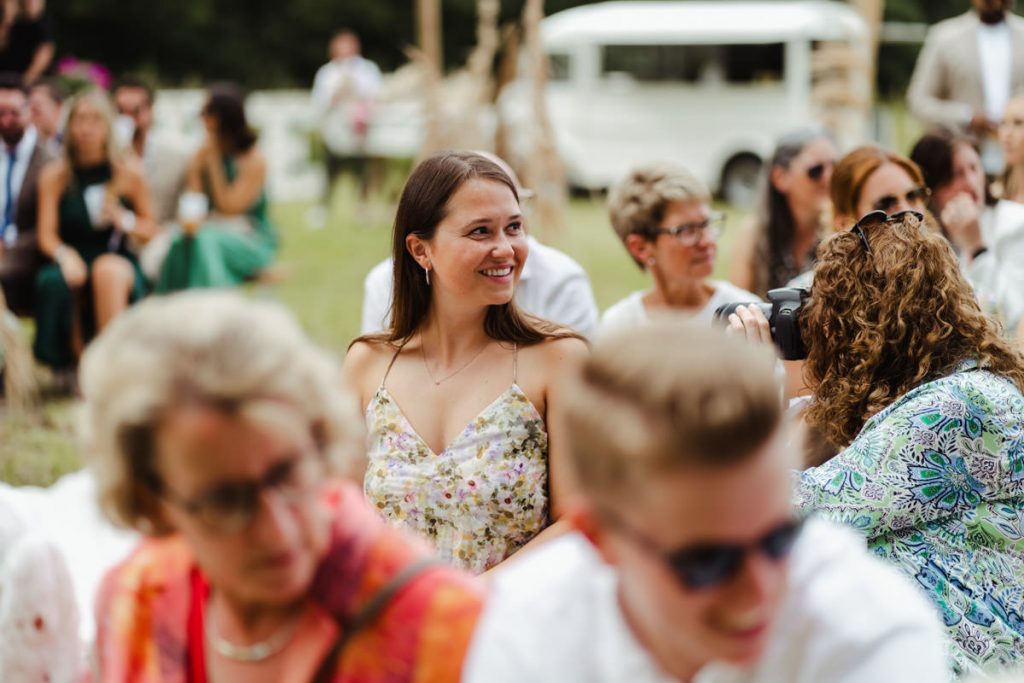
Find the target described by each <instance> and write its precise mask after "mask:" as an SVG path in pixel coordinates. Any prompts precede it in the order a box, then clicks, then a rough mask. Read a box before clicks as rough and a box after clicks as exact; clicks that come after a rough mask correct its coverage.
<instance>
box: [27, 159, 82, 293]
mask: <svg viewBox="0 0 1024 683" xmlns="http://www.w3.org/2000/svg"><path fill="white" fill-rule="evenodd" d="M66 173H67V163H66V162H65V161H64V160H63V159H56V160H54V161H51V162H49V163H47V164H46V166H44V167H43V170H42V171H40V172H39V190H38V200H37V201H38V207H37V209H38V213H37V216H36V239H37V242H38V245H39V251H40V252H42V254H43V256H46V257H48V258H51V259H53V261H54V262H55V263H56V264H57V266H58V267H59V268H60V272H61V274H62V275H63V276H64V281H65V282H66V283H67V285H68V287H81V286H82V285H83V284H85V279H86V276H87V275H88V271H87V269H86V266H85V262H84V261H83V260H82V257H81V256H80V255H79V254H78V252H77V251H75V249H74V248H73V247H71V246H69V245H67V244H64V243H63V242H62V241H61V239H60V231H59V225H58V206H59V204H60V196H61V194H62V193H63V192H64V184H65V175H66Z"/></svg>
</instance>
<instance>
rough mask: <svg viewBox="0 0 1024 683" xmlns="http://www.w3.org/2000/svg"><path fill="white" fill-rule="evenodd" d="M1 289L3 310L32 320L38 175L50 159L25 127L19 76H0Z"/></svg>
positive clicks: (26, 120)
mask: <svg viewBox="0 0 1024 683" xmlns="http://www.w3.org/2000/svg"><path fill="white" fill-rule="evenodd" d="M0 141H2V143H3V145H2V147H0V149H2V152H3V153H2V154H0V287H2V288H3V293H4V297H5V298H6V300H7V306H8V307H9V308H10V309H11V310H12V311H14V312H15V313H17V314H19V315H31V313H32V306H33V291H34V289H35V278H36V272H37V271H38V269H39V265H40V259H39V253H38V250H37V248H36V206H37V205H38V192H37V187H38V182H37V181H38V179H39V172H40V171H41V170H42V168H43V166H44V165H46V163H47V162H48V161H50V160H51V159H52V158H53V155H52V154H51V153H50V152H49V151H48V150H47V149H46V148H45V147H44V146H43V145H42V144H40V142H39V136H38V135H37V133H36V129H35V128H34V127H32V126H31V125H30V124H29V110H28V93H27V92H26V90H25V88H24V86H23V85H22V84H21V78H20V77H19V76H18V75H17V74H0Z"/></svg>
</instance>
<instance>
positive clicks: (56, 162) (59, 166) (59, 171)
mask: <svg viewBox="0 0 1024 683" xmlns="http://www.w3.org/2000/svg"><path fill="white" fill-rule="evenodd" d="M67 170H68V163H67V161H65V160H64V159H63V158H57V159H51V160H50V161H47V162H46V164H45V165H44V166H43V168H42V169H41V170H40V171H39V182H40V183H41V184H47V183H49V184H54V183H57V182H59V181H60V180H61V179H62V178H63V177H64V174H65V173H67Z"/></svg>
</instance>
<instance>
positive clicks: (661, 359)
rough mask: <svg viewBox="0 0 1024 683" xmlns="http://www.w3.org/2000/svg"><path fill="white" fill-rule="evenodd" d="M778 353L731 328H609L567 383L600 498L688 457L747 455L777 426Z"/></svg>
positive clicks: (578, 438)
mask: <svg viewBox="0 0 1024 683" xmlns="http://www.w3.org/2000/svg"><path fill="white" fill-rule="evenodd" d="M774 370H775V356H774V354H773V353H772V351H771V349H770V348H769V346H768V345H767V344H761V345H753V344H750V343H748V342H747V341H745V340H742V339H737V338H731V337H727V336H726V335H725V334H724V333H723V332H722V331H720V330H717V329H712V328H709V327H708V326H707V325H706V324H705V325H700V324H695V323H692V322H685V321H680V320H678V319H676V320H673V319H663V320H660V321H655V322H652V323H650V324H647V325H644V326H642V327H639V328H636V329H631V330H628V331H623V332H620V333H616V334H610V335H609V336H607V337H605V338H602V339H601V340H599V341H598V343H597V344H595V346H594V349H593V353H592V354H591V355H590V357H589V358H587V359H586V360H585V361H584V362H583V363H582V366H581V367H580V368H579V369H578V371H577V372H575V373H571V379H570V380H569V382H568V384H567V389H566V398H565V404H566V408H565V410H566V420H567V425H568V427H569V433H570V434H571V435H572V438H571V443H570V449H569V450H570V454H571V458H572V461H573V463H574V466H575V470H576V474H577V477H578V481H579V484H580V486H581V488H582V489H583V490H584V492H585V493H587V494H588V495H592V496H597V497H599V498H607V497H608V496H611V495H616V494H621V493H623V492H636V491H639V490H642V486H643V484H644V483H645V482H649V481H651V479H652V478H653V477H656V476H658V474H659V473H663V472H665V471H672V470H676V469H678V468H680V467H685V466H691V467H695V466H696V467H715V466H723V465H729V464H732V463H737V462H742V461H744V460H745V459H747V458H748V457H750V456H751V455H753V454H754V453H755V452H756V451H757V449H758V448H759V447H760V446H761V445H762V444H764V443H767V441H768V439H769V438H771V436H772V435H773V434H774V433H775V432H776V430H777V429H778V427H779V425H780V422H781V419H782V400H781V393H780V390H779V386H778V384H777V382H776V380H775V372H774Z"/></svg>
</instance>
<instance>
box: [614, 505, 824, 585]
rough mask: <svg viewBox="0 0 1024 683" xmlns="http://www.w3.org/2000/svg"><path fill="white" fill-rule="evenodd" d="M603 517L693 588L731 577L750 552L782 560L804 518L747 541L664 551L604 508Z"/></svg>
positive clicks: (797, 533) (713, 583) (717, 582)
mask: <svg viewBox="0 0 1024 683" xmlns="http://www.w3.org/2000/svg"><path fill="white" fill-rule="evenodd" d="M604 517H605V519H607V520H608V521H609V522H610V523H611V524H612V525H613V526H615V527H617V528H618V529H619V530H620V531H622V532H623V533H625V534H626V535H627V536H629V537H630V538H632V539H633V540H634V541H635V542H637V543H639V544H640V545H641V546H643V547H644V548H646V549H647V550H648V551H649V552H651V553H653V554H654V555H656V556H658V557H660V558H661V560H662V561H663V562H664V563H665V565H666V566H667V567H668V569H669V570H670V571H671V572H672V574H674V575H675V577H676V578H677V579H678V580H679V583H680V584H681V585H682V586H683V587H685V588H687V589H689V590H694V591H696V590H707V589H710V588H714V587H716V586H720V585H722V584H724V583H727V582H728V581H730V580H731V579H733V578H734V577H735V576H736V575H737V574H739V572H740V569H741V568H742V567H743V563H744V561H745V560H746V558H747V555H749V554H750V553H752V552H757V553H760V554H762V555H764V556H765V557H767V558H769V559H771V560H774V561H776V562H779V561H782V560H784V559H785V558H786V557H788V556H789V554H790V552H791V551H792V550H793V545H794V544H795V543H796V541H797V538H799V536H800V531H801V530H802V529H803V526H804V522H805V519H803V518H799V519H791V520H788V521H786V522H783V523H782V524H780V525H778V526H777V527H775V528H774V529H772V530H770V531H769V532H768V533H766V534H765V535H763V536H761V537H760V538H757V539H755V540H753V541H750V542H748V543H696V544H694V545H690V546H687V547H684V548H679V549H677V550H669V551H666V550H665V549H663V548H662V547H661V546H660V544H658V543H657V542H656V541H654V540H652V539H651V538H649V537H648V536H647V535H645V534H643V533H641V532H639V531H637V530H636V529H634V528H631V527H630V526H629V525H627V524H625V523H624V522H623V521H622V519H621V518H620V517H618V516H617V515H614V514H611V513H609V512H608V511H607V510H606V511H604Z"/></svg>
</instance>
